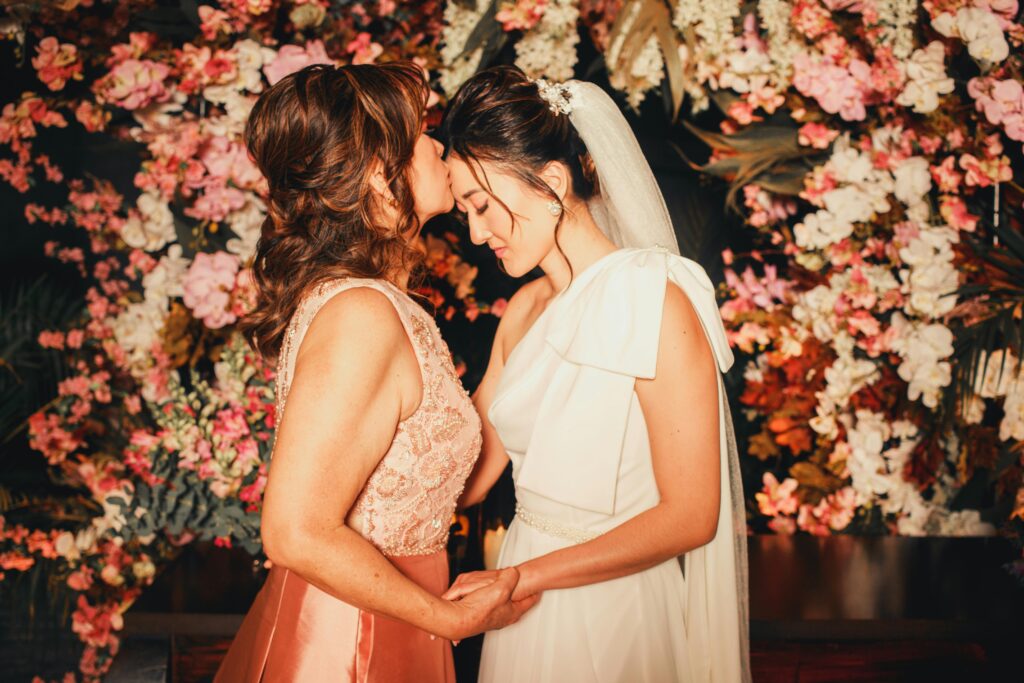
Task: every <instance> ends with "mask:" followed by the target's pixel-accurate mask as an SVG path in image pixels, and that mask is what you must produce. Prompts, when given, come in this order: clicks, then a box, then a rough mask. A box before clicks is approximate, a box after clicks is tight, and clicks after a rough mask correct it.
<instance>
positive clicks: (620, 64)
mask: <svg viewBox="0 0 1024 683" xmlns="http://www.w3.org/2000/svg"><path fill="white" fill-rule="evenodd" d="M651 36H654V37H655V39H656V40H657V41H658V47H659V48H660V49H661V55H662V58H663V59H664V60H665V72H666V73H667V74H668V82H669V91H670V95H671V100H672V119H673V120H674V119H675V118H676V116H677V115H678V114H679V109H680V108H681V107H682V105H683V95H684V94H685V89H684V87H683V77H684V73H685V71H684V65H683V63H682V60H680V58H679V45H680V41H679V38H678V37H677V35H676V32H675V29H674V28H673V26H672V13H671V12H670V11H669V8H668V6H667V5H666V4H665V2H664V0H629V1H628V2H627V3H626V4H625V6H623V8H622V9H621V10H620V11H619V14H618V16H617V17H616V19H615V24H614V25H612V29H611V31H609V33H608V45H609V49H608V51H607V53H606V55H605V57H606V59H607V60H608V62H607V67H608V71H609V73H615V72H617V71H622V70H625V71H627V72H628V71H629V70H630V69H632V67H633V63H634V62H635V61H636V59H637V57H639V56H640V53H641V52H642V51H643V49H644V47H645V46H646V45H647V42H648V41H649V40H650V38H651Z"/></svg>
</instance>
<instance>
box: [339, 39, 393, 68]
mask: <svg viewBox="0 0 1024 683" xmlns="http://www.w3.org/2000/svg"><path fill="white" fill-rule="evenodd" d="M345 51H346V52H348V53H349V54H351V55H353V56H352V63H353V64H373V61H374V60H375V59H377V57H379V56H380V55H381V53H383V52H384V48H383V47H382V46H381V45H380V43H375V42H373V40H372V39H371V38H370V34H369V33H366V32H365V31H363V32H362V33H360V34H359V35H357V36H356V39H355V40H353V41H351V42H350V43H349V44H348V45H346V46H345Z"/></svg>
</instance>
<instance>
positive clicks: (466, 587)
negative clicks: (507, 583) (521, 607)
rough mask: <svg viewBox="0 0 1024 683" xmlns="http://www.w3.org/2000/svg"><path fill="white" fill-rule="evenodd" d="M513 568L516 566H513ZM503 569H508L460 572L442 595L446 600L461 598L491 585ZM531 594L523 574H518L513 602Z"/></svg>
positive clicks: (513, 592)
mask: <svg viewBox="0 0 1024 683" xmlns="http://www.w3.org/2000/svg"><path fill="white" fill-rule="evenodd" d="M513 569H515V568H514V567H513ZM503 571H508V570H502V569H490V570H486V571H479V572H466V573H465V574H459V575H458V577H456V579H455V583H453V584H452V585H451V587H450V588H449V589H448V590H447V591H445V593H444V595H442V596H441V597H442V598H444V599H445V600H459V599H461V598H463V597H465V596H467V595H469V594H470V593H472V592H473V591H476V590H479V589H481V588H483V587H484V586H489V585H490V584H492V583H494V581H495V580H496V579H497V578H498V576H499V575H500V574H501V573H502V572H503ZM517 571H518V570H517ZM531 595H532V591H530V590H529V589H528V588H527V586H526V583H525V582H524V581H523V577H522V574H519V575H518V576H517V582H516V585H515V589H514V590H513V591H512V597H511V600H512V602H520V601H521V600H524V599H526V598H528V597H530V596H531Z"/></svg>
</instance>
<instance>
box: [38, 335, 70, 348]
mask: <svg viewBox="0 0 1024 683" xmlns="http://www.w3.org/2000/svg"><path fill="white" fill-rule="evenodd" d="M39 345H40V346H42V347H43V348H44V349H58V350H60V349H63V348H64V333H63V332H59V331H57V332H55V331H43V332H40V333H39Z"/></svg>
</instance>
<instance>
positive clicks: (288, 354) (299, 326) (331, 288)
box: [277, 278, 427, 420]
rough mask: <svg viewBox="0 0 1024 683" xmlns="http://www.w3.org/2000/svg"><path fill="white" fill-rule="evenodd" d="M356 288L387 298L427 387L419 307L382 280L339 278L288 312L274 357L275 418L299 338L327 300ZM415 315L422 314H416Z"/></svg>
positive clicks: (280, 408)
mask: <svg viewBox="0 0 1024 683" xmlns="http://www.w3.org/2000/svg"><path fill="white" fill-rule="evenodd" d="M357 287H366V288H368V289H373V290H376V291H378V292H380V293H381V294H383V295H384V296H386V297H387V298H388V301H390V302H391V304H392V305H393V306H394V307H395V311H396V312H397V313H398V318H399V319H400V320H401V321H402V327H404V328H405V333H406V334H407V335H408V336H409V343H410V344H412V348H413V351H414V352H415V354H416V361H417V363H418V364H419V366H420V378H421V380H422V382H423V389H424V391H426V388H427V376H426V372H427V370H426V353H427V350H426V349H425V348H424V345H423V342H422V340H423V338H424V337H423V333H422V329H423V328H424V324H423V321H422V320H421V319H419V318H417V315H418V314H417V313H416V309H418V308H419V306H417V305H416V303H415V302H414V301H412V300H411V299H410V298H409V297H408V295H406V294H405V293H404V292H402V291H401V290H400V289H398V288H397V287H396V286H395V285H393V284H391V283H390V282H387V281H386V280H376V279H371V278H343V279H338V280H328V281H327V282H323V283H321V284H319V285H317V286H316V287H314V288H313V289H312V290H311V291H310V292H309V293H308V294H307V295H306V296H305V297H304V298H303V299H302V301H301V302H300V303H299V306H298V308H297V309H296V310H295V313H294V315H292V319H291V322H289V323H288V329H287V331H286V332H285V337H284V342H283V343H282V344H281V352H280V355H279V356H278V359H277V417H278V420H280V419H281V417H282V416H283V415H284V406H285V399H286V398H287V396H288V390H289V389H290V388H291V382H292V376H293V375H294V373H295V361H296V359H297V358H298V355H299V349H300V348H301V347H302V340H303V339H304V338H305V336H306V331H307V330H308V329H309V326H310V325H312V324H313V320H314V319H315V318H316V316H317V314H318V313H319V312H320V310H321V309H322V308H323V307H324V305H326V304H327V302H328V301H330V300H331V299H333V298H334V297H336V296H337V295H338V294H341V293H342V292H345V291H348V290H350V289H355V288H357ZM419 315H422V313H420V314H419Z"/></svg>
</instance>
